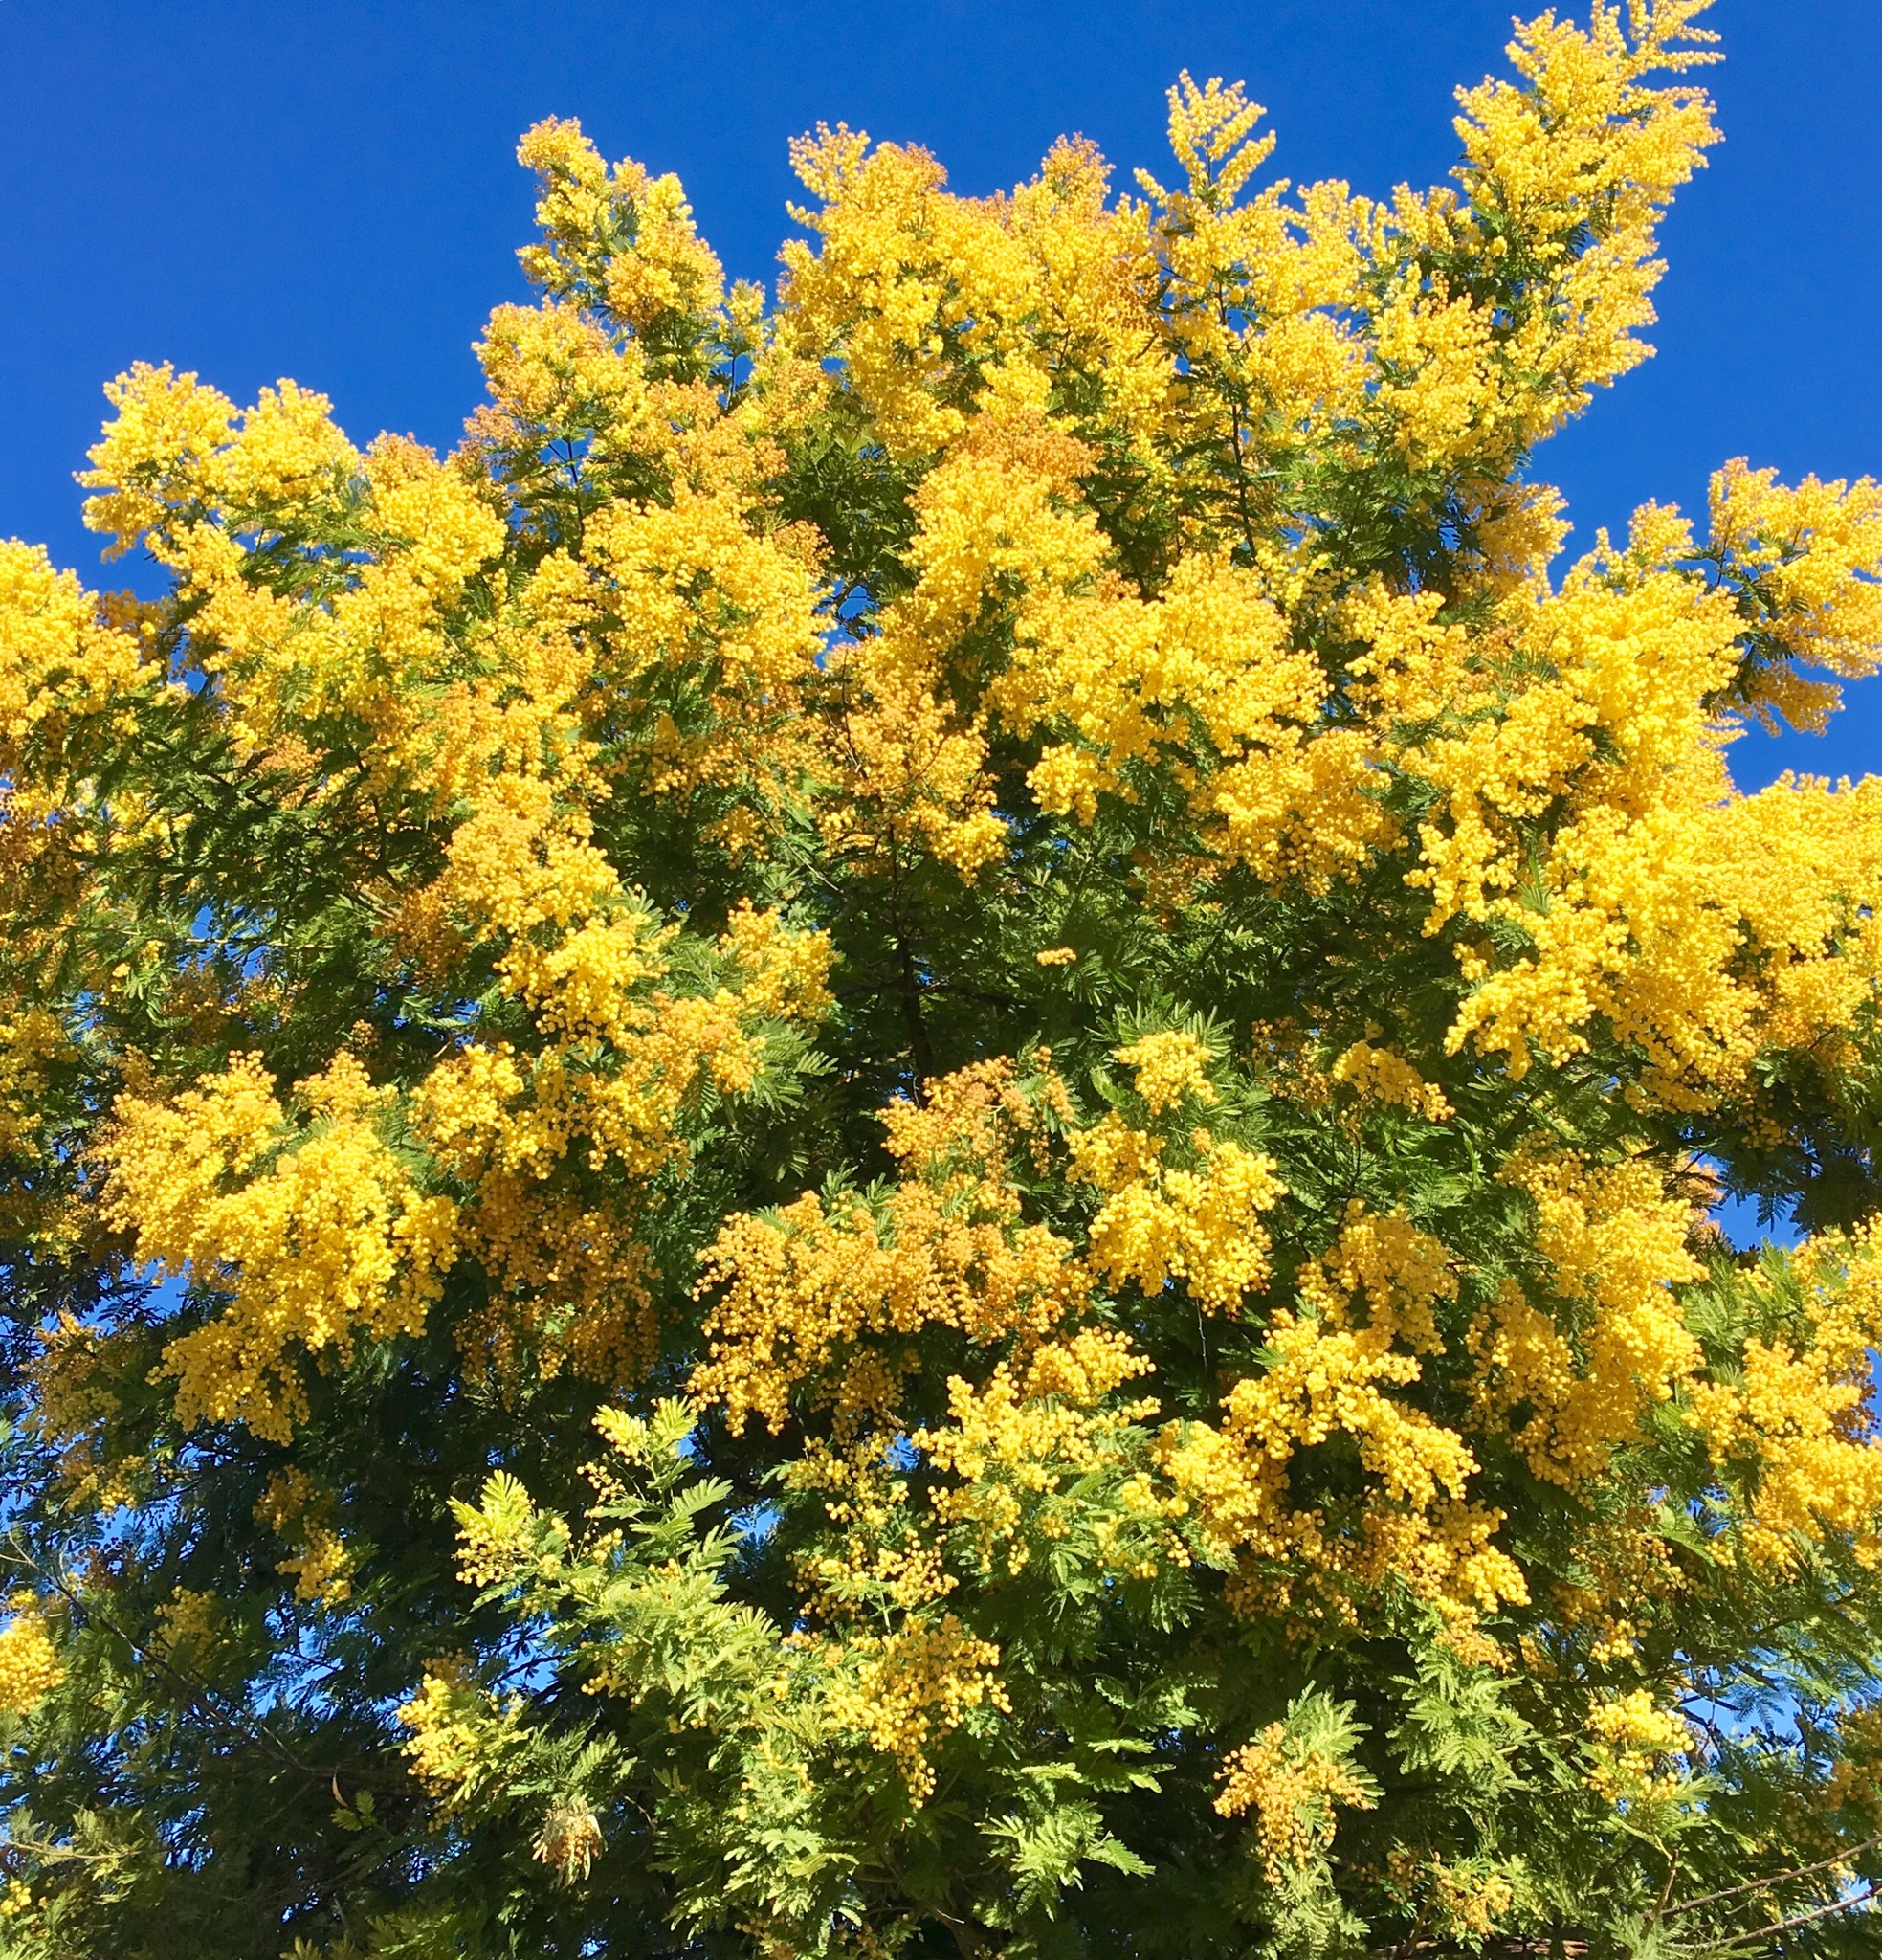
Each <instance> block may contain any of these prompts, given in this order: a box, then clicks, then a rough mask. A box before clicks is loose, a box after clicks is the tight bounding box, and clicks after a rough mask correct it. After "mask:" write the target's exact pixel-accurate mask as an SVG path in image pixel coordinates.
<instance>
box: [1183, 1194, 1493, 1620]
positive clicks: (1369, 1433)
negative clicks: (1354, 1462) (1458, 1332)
mask: <svg viewBox="0 0 1882 1960" xmlns="http://www.w3.org/2000/svg"><path fill="white" fill-rule="evenodd" d="M1455 1291H1456V1279H1455V1276H1454V1274H1453V1273H1452V1272H1451V1270H1450V1261H1449V1259H1448V1258H1447V1256H1446V1254H1445V1252H1444V1248H1443V1247H1442V1246H1440V1245H1439V1244H1437V1242H1436V1241H1435V1240H1433V1239H1432V1238H1430V1237H1429V1236H1428V1234H1425V1233H1422V1232H1420V1231H1418V1230H1417V1229H1416V1228H1415V1227H1413V1226H1412V1225H1410V1224H1409V1223H1408V1222H1407V1221H1406V1220H1405V1219H1403V1218H1398V1217H1387V1218H1380V1217H1377V1216H1374V1215H1372V1214H1368V1213H1367V1212H1366V1211H1365V1209H1364V1207H1363V1206H1361V1205H1359V1204H1357V1202H1356V1203H1355V1205H1354V1206H1353V1208H1352V1209H1351V1210H1350V1211H1349V1213H1348V1215H1347V1218H1346V1220H1345V1223H1344V1226H1343V1228H1342V1231H1341V1234H1340V1239H1339V1241H1338V1242H1337V1244H1336V1246H1335V1247H1334V1249H1333V1250H1332V1251H1331V1252H1330V1253H1329V1254H1328V1255H1326V1256H1325V1257H1324V1258H1321V1259H1319V1260H1317V1261H1312V1262H1310V1263H1309V1264H1308V1265H1307V1266H1306V1267H1305V1268H1304V1269H1303V1271H1302V1274H1301V1278H1300V1282H1299V1299H1298V1305H1299V1310H1298V1311H1294V1310H1290V1309H1287V1308H1282V1309H1279V1310H1277V1311H1276V1312H1275V1314H1274V1315H1273V1320H1272V1322H1271V1324H1270V1333H1269V1339H1268V1344H1267V1355H1268V1360H1267V1365H1266V1367H1265V1369H1264V1370H1263V1371H1262V1372H1261V1373H1259V1374H1254V1375H1250V1376H1248V1377H1246V1378H1245V1379H1243V1380H1242V1381H1239V1382H1237V1383H1236V1384H1235V1385H1234V1386H1233V1387H1232V1388H1231V1389H1230V1390H1229V1392H1228V1394H1227V1395H1226V1396H1225V1397H1224V1398H1223V1422H1222V1425H1221V1427H1220V1428H1219V1429H1215V1428H1211V1427H1209V1426H1208V1425H1207V1424H1205V1423H1186V1424H1173V1425H1171V1426H1169V1427H1168V1428H1166V1429H1165V1430H1163V1431H1162V1432H1161V1433H1160V1435H1159V1437H1158V1445H1157V1448H1158V1457H1159V1460H1160V1462H1161V1464H1162V1470H1163V1473H1164V1475H1165V1476H1166V1477H1167V1478H1168V1480H1169V1481H1170V1483H1171V1485H1172V1486H1173V1487H1174V1489H1175V1491H1176V1492H1177V1493H1178V1494H1179V1496H1180V1497H1181V1498H1182V1499H1183V1501H1184V1502H1185V1504H1186V1505H1187V1506H1188V1507H1189V1508H1190V1510H1191V1512H1192V1514H1193V1517H1194V1521H1195V1528H1196V1529H1197V1531H1198V1532H1199V1533H1200V1534H1201V1537H1202V1539H1203V1541H1204V1543H1205V1544H1206V1545H1207V1547H1208V1548H1209V1549H1210V1550H1211V1551H1212V1552H1213V1553H1214V1554H1215V1555H1217V1556H1228V1555H1232V1554H1235V1553H1241V1554H1242V1555H1243V1556H1244V1558H1245V1559H1246V1560H1251V1561H1253V1563H1252V1564H1251V1565H1250V1564H1245V1566H1244V1583H1243V1585H1242V1587H1241V1589H1240V1597H1241V1599H1242V1601H1243V1603H1244V1605H1245V1606H1246V1607H1248V1608H1250V1609H1251V1610H1263V1611H1269V1610H1276V1609H1278V1610H1286V1609H1287V1608H1288V1607H1289V1606H1290V1604H1291V1603H1292V1602H1294V1601H1295V1598H1296V1597H1298V1598H1299V1599H1300V1600H1301V1601H1302V1603H1303V1605H1304V1606H1305V1608H1306V1610H1307V1611H1309V1612H1331V1613H1333V1614H1335V1615H1338V1616H1340V1617H1341V1618H1349V1617H1350V1616H1351V1615H1352V1613H1353V1611H1354V1604H1353V1602H1354V1600H1355V1598H1356V1597H1358V1596H1361V1595H1362V1594H1363V1593H1365V1592H1367V1591H1368V1590H1370V1589H1373V1588H1376V1587H1378V1586H1380V1585H1382V1584H1383V1583H1384V1582H1385V1581H1386V1580H1388V1579H1390V1580H1395V1581H1397V1582H1399V1583H1402V1584H1403V1585H1405V1586H1406V1587H1407V1588H1408V1589H1409V1590H1410V1591H1411V1592H1412V1593H1414V1594H1415V1595H1416V1596H1418V1597H1420V1598H1424V1599H1428V1600H1429V1601H1431V1602H1432V1603H1433V1604H1434V1605H1436V1606H1438V1607H1439V1609H1440V1610H1441V1611H1442V1612H1444V1613H1445V1614H1446V1615H1447V1616H1448V1617H1450V1619H1451V1621H1452V1622H1453V1624H1454V1625H1456V1626H1457V1627H1458V1628H1459V1629H1460V1630H1462V1631H1466V1632H1467V1631H1468V1629H1469V1627H1470V1624H1471V1622H1472V1619H1473V1618H1474V1616H1475V1615H1477V1614H1479V1613H1481V1612H1491V1611H1495V1608H1496V1607H1497V1606H1498V1605H1499V1604H1500V1603H1501V1602H1503V1601H1506V1600H1509V1601H1517V1602H1520V1601H1522V1600H1524V1599H1526V1597H1527V1596H1528V1588H1527V1585H1526V1582H1525V1581H1524V1578H1523V1575H1522V1572H1521V1570H1520V1568H1519V1567H1517V1564H1516V1562H1515V1561H1514V1560H1513V1559H1511V1558H1510V1556H1509V1555H1508V1554H1507V1553H1506V1552H1503V1551H1501V1550H1499V1549H1498V1548H1496V1547H1495V1546H1494V1545H1493V1544H1492V1543H1491V1540H1492V1538H1493V1537H1494V1535H1495V1531H1496V1529H1497V1527H1498V1526H1499V1525H1500V1524H1501V1523H1502V1517H1501V1514H1500V1513H1499V1512H1496V1511H1493V1510H1486V1509H1484V1508H1482V1507H1481V1506H1479V1505H1476V1504H1473V1503H1471V1502H1470V1501H1469V1499H1468V1497H1467V1494H1466V1491H1467V1485H1468V1483H1469V1481H1470V1479H1471V1478H1472V1475H1474V1474H1475V1472H1476V1470H1477V1468H1478V1464H1477V1459H1476V1457H1475V1455H1474V1454H1473V1453H1472V1450H1471V1448H1470V1446H1469V1445H1468V1444H1467V1443H1466V1442H1465V1440H1464V1438H1463V1437H1461V1436H1460V1435H1458V1434H1457V1433H1456V1432H1455V1431H1454V1430H1451V1429H1448V1428H1446V1427H1445V1426H1444V1425H1443V1424H1441V1423H1439V1422H1437V1421H1435V1420H1434V1419H1433V1418H1432V1417H1431V1416H1430V1415H1429V1414H1427V1413H1426V1412H1425V1411H1424V1410H1422V1409H1420V1408H1418V1407H1417V1406H1416V1405H1415V1404H1414V1403H1412V1402H1411V1401H1409V1400H1407V1399H1406V1398H1404V1397H1403V1396H1402V1395H1401V1394H1398V1393H1395V1392H1394V1391H1400V1390H1404V1389H1406V1388H1409V1387H1410V1386H1411V1385H1413V1384H1414V1383H1416V1382H1417V1381H1418V1380H1419V1379H1420V1377H1421V1375H1422V1373H1423V1364H1422V1362H1421V1361H1420V1359H1419V1356H1420V1354H1421V1353H1423V1354H1431V1353H1438V1352H1442V1351H1443V1348H1444V1342H1443V1338H1442V1336H1441V1334H1440V1332H1439V1330H1438V1327H1437V1324H1436V1320H1435V1317H1434V1308H1435V1307H1436V1306H1437V1305H1438V1304H1439V1303H1443V1302H1446V1301H1448V1300H1450V1298H1451V1297H1452V1296H1453V1295H1454V1294H1455ZM1407 1349H1409V1350H1410V1351H1406V1350H1407ZM1336 1435H1339V1436H1342V1437H1350V1438H1351V1439H1352V1442H1353V1443H1354V1444H1355V1445H1356V1446H1357V1449H1358V1454H1359V1459H1360V1462H1361V1464H1362V1466H1363V1468H1364V1470H1365V1472H1366V1478H1367V1481H1366V1485H1365V1488H1364V1492H1363V1495H1362V1499H1361V1501H1360V1502H1359V1503H1358V1504H1357V1506H1355V1507H1354V1508H1353V1509H1352V1510H1351V1512H1350V1515H1343V1514H1342V1513H1341V1511H1340V1509H1339V1508H1338V1507H1329V1506H1316V1507H1304V1506H1299V1507H1297V1506H1296V1505H1295V1503H1294V1502H1293V1500H1292V1497H1291V1469H1292V1468H1293V1467H1294V1466H1295V1465H1298V1466H1299V1467H1300V1468H1301V1469H1303V1470H1304V1469H1307V1468H1309V1467H1310V1466H1311V1456H1310V1454H1309V1453H1311V1452H1313V1451H1315V1450H1317V1448H1319V1447H1320V1446H1321V1445H1323V1444H1325V1443H1326V1442H1327V1441H1328V1440H1329V1439H1330V1438H1332V1437H1335V1436H1336ZM1264 1573H1265V1575H1263V1574H1264Z"/></svg>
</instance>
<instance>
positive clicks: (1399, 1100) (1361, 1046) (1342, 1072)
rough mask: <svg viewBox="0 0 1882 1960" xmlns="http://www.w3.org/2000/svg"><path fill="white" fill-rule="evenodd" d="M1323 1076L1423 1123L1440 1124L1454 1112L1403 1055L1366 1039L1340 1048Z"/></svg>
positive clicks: (1363, 1098) (1365, 1099) (1368, 1100)
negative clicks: (1403, 1111) (1412, 1116)
mask: <svg viewBox="0 0 1882 1960" xmlns="http://www.w3.org/2000/svg"><path fill="white" fill-rule="evenodd" d="M1327 1073H1328V1075H1329V1076H1330V1077H1331V1079H1332V1080H1334V1081H1336V1082H1344V1083H1346V1084H1347V1085H1348V1086H1349V1087H1351V1088H1352V1089H1353V1090H1354V1091H1355V1092H1356V1093H1357V1094H1358V1096H1359V1098H1360V1100H1361V1102H1362V1103H1384V1105H1385V1106H1386V1107H1388V1108H1395V1109H1408V1110H1410V1111H1411V1112H1412V1113H1413V1114H1414V1115H1416V1116H1422V1117H1423V1118H1424V1119H1425V1120H1426V1122H1427V1123H1444V1122H1446V1121H1447V1120H1448V1119H1449V1118H1450V1117H1451V1116H1453V1115H1454V1114H1455V1113H1456V1112H1455V1111H1454V1110H1453V1109H1452V1107H1451V1105H1450V1097H1448V1096H1447V1095H1446V1094H1445V1093H1444V1091H1443V1090H1442V1089H1440V1088H1438V1087H1437V1086H1436V1084H1435V1083H1432V1082H1428V1081H1427V1080H1425V1078H1424V1077H1423V1076H1421V1075H1420V1074H1419V1073H1418V1071H1417V1070H1416V1069H1415V1068H1413V1067H1412V1065H1411V1063H1410V1062H1408V1061H1407V1060H1406V1058H1405V1057H1404V1056H1402V1055H1400V1054H1399V1053H1398V1052H1397V1051H1396V1050H1395V1049H1391V1048H1380V1047H1375V1046H1374V1044H1373V1043H1372V1042H1371V1041H1369V1040H1367V1041H1355V1042H1353V1043H1352V1045H1351V1046H1350V1047H1347V1048H1344V1049H1342V1050H1341V1051H1340V1054H1339V1055H1338V1056H1337V1057H1335V1058H1334V1063H1333V1066H1332V1067H1331V1068H1330V1069H1329V1070H1328V1071H1327Z"/></svg>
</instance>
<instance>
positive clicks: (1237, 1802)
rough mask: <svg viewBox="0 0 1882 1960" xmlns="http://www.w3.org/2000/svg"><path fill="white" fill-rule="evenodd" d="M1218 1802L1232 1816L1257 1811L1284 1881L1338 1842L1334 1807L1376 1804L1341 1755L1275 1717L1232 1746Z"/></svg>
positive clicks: (1258, 1835)
mask: <svg viewBox="0 0 1882 1960" xmlns="http://www.w3.org/2000/svg"><path fill="white" fill-rule="evenodd" d="M1219 1773H1220V1777H1221V1782H1222V1788H1221V1790H1220V1791H1219V1792H1217V1793H1216V1798H1215V1808H1216V1810H1217V1811H1218V1812H1219V1813H1220V1814H1221V1815H1223V1816H1225V1817H1239V1816H1242V1815H1246V1814H1247V1813H1248V1812H1250V1811H1252V1812H1253V1813H1254V1816H1255V1848H1256V1851H1257V1853H1258V1855H1259V1857H1260V1859H1261V1863H1262V1867H1263V1869H1264V1870H1265V1871H1266V1873H1267V1875H1268V1879H1269V1882H1270V1883H1273V1884H1279V1883H1280V1882H1282V1880H1283V1876H1284V1874H1285V1873H1287V1872H1288V1871H1289V1870H1297V1869H1298V1868H1299V1867H1300V1866H1302V1865H1305V1864H1307V1863H1309V1862H1311V1861H1312V1860H1314V1859H1315V1858H1317V1857H1320V1856H1322V1855H1323V1854H1324V1853H1325V1852H1326V1851H1327V1850H1328V1848H1329V1847H1330V1846H1331V1845H1332V1843H1333V1838H1334V1831H1335V1829H1336V1827H1337V1823H1338V1819H1337V1818H1336V1817H1335V1815H1334V1812H1335V1810H1336V1809H1337V1808H1338V1807H1339V1806H1340V1805H1342V1804H1343V1805H1345V1806H1346V1807H1347V1808H1349V1809H1354V1810H1370V1809H1372V1807H1373V1798H1372V1796H1371V1795H1370V1793H1368V1792H1367V1790H1366V1789H1365V1786H1364V1785H1363V1784H1362V1783H1361V1781H1360V1780H1359V1778H1358V1777H1357V1776H1355V1775H1354V1773H1353V1772H1352V1771H1350V1770H1349V1769H1347V1768H1346V1766H1345V1765H1344V1764H1342V1763H1340V1762H1337V1761H1336V1760H1335V1759H1334V1758H1333V1757H1332V1756H1330V1755H1328V1754H1326V1753H1325V1752H1323V1751H1321V1750H1318V1749H1315V1748H1310V1747H1307V1746H1306V1745H1304V1744H1302V1743H1301V1742H1299V1741H1298V1740H1297V1739H1296V1738H1295V1737H1293V1736H1290V1735H1289V1734H1288V1733H1287V1729H1286V1727H1285V1726H1284V1725H1283V1724H1281V1723H1279V1722H1271V1723H1270V1724H1269V1725H1268V1726H1267V1727H1266V1728H1264V1729H1263V1730H1262V1731H1261V1733H1260V1734H1259V1735H1258V1736H1257V1737H1256V1738H1255V1739H1254V1741H1253V1742H1248V1743H1244V1744H1242V1746H1241V1747H1240V1748H1236V1749H1231V1750H1230V1751H1229V1754H1228V1755H1227V1756H1226V1757H1225V1758H1224V1760H1223V1765H1222V1769H1221V1771H1220V1772H1219Z"/></svg>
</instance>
